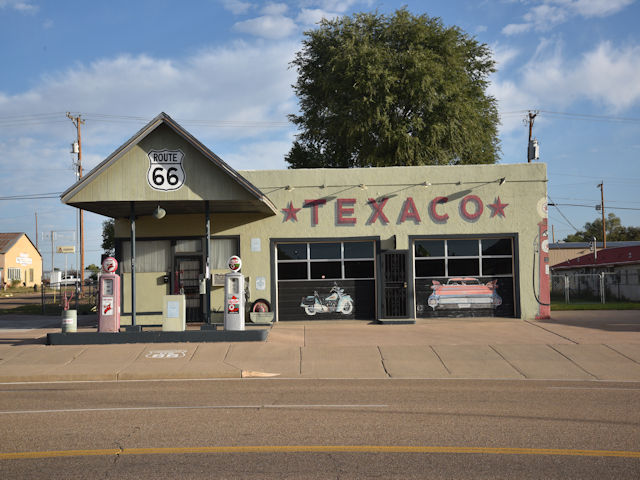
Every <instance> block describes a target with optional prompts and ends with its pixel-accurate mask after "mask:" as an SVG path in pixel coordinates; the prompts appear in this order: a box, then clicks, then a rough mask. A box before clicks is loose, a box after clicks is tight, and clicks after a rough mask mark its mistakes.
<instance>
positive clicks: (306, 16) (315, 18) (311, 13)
mask: <svg viewBox="0 0 640 480" xmlns="http://www.w3.org/2000/svg"><path fill="white" fill-rule="evenodd" d="M339 16H340V14H339V13H330V12H327V11H325V10H321V9H319V8H314V9H308V8H303V9H302V10H300V13H299V14H298V17H297V18H296V20H297V21H298V22H299V23H301V24H303V25H305V26H312V25H316V24H318V23H319V22H320V21H321V20H322V19H323V18H326V19H327V20H333V19H335V18H337V17H339Z"/></svg>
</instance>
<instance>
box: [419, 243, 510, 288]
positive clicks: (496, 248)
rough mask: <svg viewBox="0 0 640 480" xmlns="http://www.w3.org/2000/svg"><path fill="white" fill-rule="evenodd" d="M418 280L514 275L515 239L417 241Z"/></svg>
mask: <svg viewBox="0 0 640 480" xmlns="http://www.w3.org/2000/svg"><path fill="white" fill-rule="evenodd" d="M413 253H414V256H415V276H416V278H429V277H464V276H474V277H478V276H480V277H486V276H491V277H496V276H498V277H499V276H511V275H513V241H512V239H511V238H482V239H477V238H476V239H446V240H416V241H415V242H414V249H413Z"/></svg>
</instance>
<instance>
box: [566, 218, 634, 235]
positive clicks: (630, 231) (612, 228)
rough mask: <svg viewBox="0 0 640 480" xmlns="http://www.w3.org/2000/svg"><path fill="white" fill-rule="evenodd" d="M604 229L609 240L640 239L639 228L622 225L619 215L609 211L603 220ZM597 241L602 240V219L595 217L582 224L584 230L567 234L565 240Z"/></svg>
mask: <svg viewBox="0 0 640 480" xmlns="http://www.w3.org/2000/svg"><path fill="white" fill-rule="evenodd" d="M605 229H606V231H607V241H609V242H624V241H633V240H640V228H638V227H623V226H622V222H621V220H620V218H619V217H617V216H616V215H615V214H613V213H610V214H609V215H607V220H606V222H605ZM594 237H595V239H596V240H597V241H598V242H602V241H603V238H602V219H601V218H597V219H595V220H594V221H593V222H587V223H585V224H584V230H581V231H579V232H576V233H574V234H572V235H568V236H567V237H566V238H565V239H564V241H565V242H591V241H593V238H594Z"/></svg>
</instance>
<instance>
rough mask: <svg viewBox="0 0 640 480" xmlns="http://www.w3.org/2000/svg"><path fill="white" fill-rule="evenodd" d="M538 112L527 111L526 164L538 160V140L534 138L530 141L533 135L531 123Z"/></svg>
mask: <svg viewBox="0 0 640 480" xmlns="http://www.w3.org/2000/svg"><path fill="white" fill-rule="evenodd" d="M538 113H539V112H538V111H537V110H536V111H535V112H534V111H531V110H529V143H527V162H528V163H531V160H538V158H540V154H539V151H538V140H537V139H536V138H534V139H533V140H532V139H531V136H532V135H533V122H534V121H535V119H536V117H537V116H538ZM525 121H526V120H525Z"/></svg>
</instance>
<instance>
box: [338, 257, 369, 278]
mask: <svg viewBox="0 0 640 480" xmlns="http://www.w3.org/2000/svg"><path fill="white" fill-rule="evenodd" d="M344 277H345V278H373V277H374V273H373V260H368V261H364V260H363V261H351V262H344Z"/></svg>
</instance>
